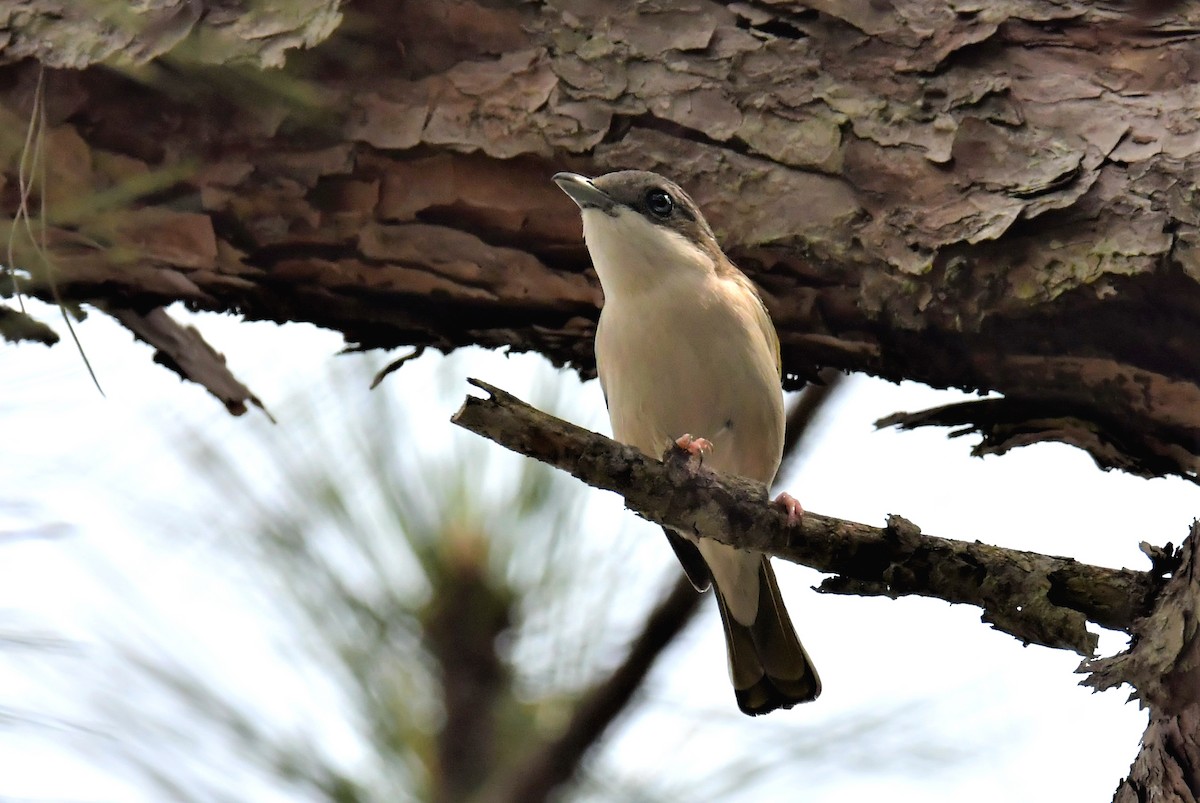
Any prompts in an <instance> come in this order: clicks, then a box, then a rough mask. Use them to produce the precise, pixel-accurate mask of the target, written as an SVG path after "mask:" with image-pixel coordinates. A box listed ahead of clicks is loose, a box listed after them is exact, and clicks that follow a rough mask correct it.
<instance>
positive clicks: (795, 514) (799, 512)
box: [775, 491, 804, 527]
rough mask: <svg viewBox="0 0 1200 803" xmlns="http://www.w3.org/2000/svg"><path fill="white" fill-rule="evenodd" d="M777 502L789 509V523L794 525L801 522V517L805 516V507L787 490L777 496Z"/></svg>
mask: <svg viewBox="0 0 1200 803" xmlns="http://www.w3.org/2000/svg"><path fill="white" fill-rule="evenodd" d="M775 504H777V505H779V506H780V507H782V508H783V509H784V510H786V511H787V517H788V524H789V525H790V526H792V527H794V526H796V525H797V524H799V523H800V519H802V518H804V508H802V507H801V506H800V503H799V502H798V501H796V497H794V496H792V495H791V494H790V493H787V492H786V491H784V492H783V493H781V494H780V495H779V496H777V497H775Z"/></svg>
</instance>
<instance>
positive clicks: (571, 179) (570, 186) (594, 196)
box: [554, 173, 616, 212]
mask: <svg viewBox="0 0 1200 803" xmlns="http://www.w3.org/2000/svg"><path fill="white" fill-rule="evenodd" d="M554 183H555V184H557V185H558V186H559V188H560V189H561V190H562V191H563V192H565V193H566V194H567V195H570V196H571V200H572V201H574V202H575V203H576V204H578V205H579V208H580V209H599V210H600V211H601V212H607V211H608V210H610V209H612V208H613V206H614V205H615V203H616V202H615V201H613V199H612V198H611V197H609V195H608V193H606V192H605V191H604V190H602V189H600V188H599V187H597V186H596V185H595V184H593V183H592V180H591V179H590V178H588V177H587V176H581V175H579V174H578V173H555V174H554Z"/></svg>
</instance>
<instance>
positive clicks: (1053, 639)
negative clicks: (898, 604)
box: [452, 379, 1161, 656]
mask: <svg viewBox="0 0 1200 803" xmlns="http://www.w3.org/2000/svg"><path fill="white" fill-rule="evenodd" d="M470 382H471V384H473V385H475V386H476V387H479V388H481V389H482V390H484V391H486V392H487V393H488V394H490V395H489V398H477V397H468V398H467V400H466V401H465V402H464V403H463V406H462V408H461V409H460V410H459V411H458V412H457V413H456V414H455V415H454V417H453V419H452V420H453V421H454V423H456V424H458V425H459V426H462V427H465V428H466V429H469V430H471V431H472V432H475V433H477V434H480V435H483V436H484V437H486V438H489V439H491V440H494V441H496V442H497V443H499V444H501V445H502V446H505V447H507V448H509V449H512V450H513V451H516V452H520V453H521V454H525V455H528V456H530V457H534V458H536V459H538V460H542V461H543V462H546V463H549V464H551V465H554V466H557V467H558V468H561V469H563V470H565V471H567V472H569V473H570V474H572V475H574V476H575V477H578V478H579V479H581V480H583V481H584V482H587V483H588V484H589V485H592V486H594V487H597V488H602V489H605V490H610V491H616V492H618V493H620V494H621V495H622V496H623V497H624V498H625V503H626V505H627V506H628V507H629V508H630V509H631V510H634V511H635V512H637V513H638V514H640V515H642V516H643V517H645V518H648V519H650V520H652V521H656V522H658V523H660V524H663V525H665V526H669V527H673V528H675V529H677V530H682V531H686V532H692V533H696V534H697V535H700V536H703V537H708V538H714V539H716V540H718V541H721V542H722V543H727V544H733V545H735V546H741V547H747V548H751V549H756V550H760V551H763V552H769V553H771V554H773V555H777V556H778V557H781V558H783V559H785V560H790V561H793V562H795V563H802V564H804V565H807V566H811V567H813V568H815V569H818V570H820V571H823V572H829V573H833V574H837V575H842V576H844V577H845V578H848V579H849V580H851V581H856V582H857V583H859V584H860V585H859V586H858V587H856V588H855V591H856V592H858V593H875V594H879V593H885V594H888V595H890V596H899V595H904V594H919V595H923V596H929V597H937V598H940V599H944V600H946V601H948V602H965V603H969V604H972V605H977V606H979V607H981V608H983V610H984V617H983V618H984V620H985V621H988V622H990V623H991V624H992V625H993V626H994V627H996V628H997V629H999V630H1003V631H1004V632H1006V633H1009V634H1011V635H1013V636H1015V637H1016V638H1018V639H1020V640H1021V641H1022V642H1025V643H1034V644H1042V645H1045V646H1048V647H1055V648H1060V649H1071V650H1074V651H1076V652H1078V653H1080V654H1082V655H1085V656H1090V655H1092V654H1093V651H1094V649H1095V645H1096V636H1095V634H1093V633H1090V632H1088V630H1087V628H1086V622H1088V621H1091V622H1095V623H1096V624H1098V625H1101V626H1103V627H1107V628H1112V629H1116V630H1123V631H1126V632H1129V630H1130V628H1131V627H1132V624H1133V621H1134V619H1135V618H1136V617H1137V616H1139V615H1144V614H1145V613H1146V612H1147V611H1148V610H1149V608H1150V606H1151V604H1152V603H1153V600H1154V598H1155V595H1156V593H1157V591H1158V589H1159V587H1160V585H1161V582H1160V580H1159V578H1157V577H1156V576H1154V575H1152V574H1150V573H1147V572H1138V571H1133V570H1130V569H1106V568H1102V567H1099V566H1090V565H1087V564H1083V563H1079V562H1077V561H1075V560H1073V559H1071V558H1062V557H1054V556H1049V555H1041V554H1038V553H1035V552H1025V551H1021V550H1015V549H1005V548H1002V547H996V546H989V545H987V544H981V543H977V542H976V543H970V542H966V541H955V540H952V539H947V538H937V537H934V536H929V535H923V534H921V532H920V530H919V529H918V528H917V527H916V526H915V525H913V524H911V523H910V522H907V521H905V520H904V519H902V518H900V517H898V516H893V517H890V518H889V520H888V524H887V526H886V527H883V528H879V527H871V526H868V525H865V524H858V523H855V522H850V521H844V520H842V519H834V518H830V517H827V516H821V515H819V514H816V513H806V514H805V516H804V519H803V521H802V522H801V523H800V524H799V525H797V526H794V527H789V526H788V524H787V520H786V517H785V516H784V514H783V513H782V512H781V511H780V510H779V509H777V508H776V507H775V506H773V505H769V504H767V502H766V488H765V487H764V486H763V485H762V484H761V483H756V482H753V481H751V480H746V479H743V478H740V477H723V476H718V475H716V474H714V473H713V472H711V471H709V470H707V469H705V468H703V467H702V466H697V465H696V464H695V463H694V462H693V463H689V462H688V461H687V460H686V459H685V458H684V457H682V456H680V455H671V456H670V458H669V459H668V460H667V462H665V463H663V462H660V461H658V460H654V459H651V458H648V457H646V456H645V455H642V454H641V453H640V452H638V451H637V450H636V449H633V448H632V447H627V446H623V445H621V444H618V443H616V442H614V441H612V440H610V439H608V438H605V437H604V436H602V435H598V434H596V433H594V432H589V431H588V430H585V429H583V428H581V427H577V426H575V425H573V424H569V423H567V422H565V421H562V420H560V419H557V418H554V417H553V416H550V415H547V414H546V413H543V412H540V411H538V410H535V409H534V408H532V407H530V406H529V405H527V404H525V403H524V402H522V401H521V400H520V399H517V398H516V397H514V396H512V395H510V394H508V393H505V392H504V391H502V390H500V389H498V388H494V387H492V386H491V385H488V384H486V383H484V382H481V381H479V380H474V379H473V380H470ZM838 582H839V581H837V580H836V579H835V581H834V583H833V584H831V585H827V590H833V591H839V590H845V588H844V587H842V588H839V587H838ZM840 582H842V583H845V582H846V581H845V580H843V581H840Z"/></svg>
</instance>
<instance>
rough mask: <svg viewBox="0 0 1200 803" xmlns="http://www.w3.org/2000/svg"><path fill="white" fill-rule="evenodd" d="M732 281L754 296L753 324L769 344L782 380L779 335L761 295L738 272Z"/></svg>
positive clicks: (744, 275) (747, 279) (748, 279)
mask: <svg viewBox="0 0 1200 803" xmlns="http://www.w3.org/2000/svg"><path fill="white" fill-rule="evenodd" d="M734 279H735V280H736V281H737V282H738V283H739V284H741V285H742V286H743V287H745V288H746V289H747V290H748V291H749V292H750V295H752V296H754V301H755V305H754V318H755V322H756V323H757V324H758V326H759V328H761V329H762V333H763V337H765V338H766V339H767V342H768V343H770V344H771V351H772V352H774V354H775V373H776V374H777V375H778V376H779V378H780V379H783V358H782V356H781V354H780V353H779V335H778V334H777V333H776V332H775V324H774V323H772V322H771V313H769V312H767V305H766V304H764V303H763V300H762V295H761V294H760V293H759V292H758V288H757V287H756V286H755V284H754V282H752V281H750V277H748V276H747V275H746V274H744V273H742V272H741V271H740V270H739V271H737V273H736V274H735V275H734Z"/></svg>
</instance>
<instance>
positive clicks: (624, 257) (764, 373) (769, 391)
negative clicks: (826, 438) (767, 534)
mask: <svg viewBox="0 0 1200 803" xmlns="http://www.w3.org/2000/svg"><path fill="white" fill-rule="evenodd" d="M554 182H555V183H556V184H557V185H558V186H559V188H561V189H562V190H563V192H565V193H566V194H567V195H568V196H570V198H571V200H573V201H574V202H575V203H576V205H577V206H578V207H579V210H580V216H581V217H582V219H583V238H584V243H585V244H586V246H587V249H588V252H589V254H590V255H591V258H592V265H593V267H594V268H595V270H596V275H597V276H598V277H599V279H600V287H601V291H602V294H603V296H604V304H603V306H602V308H601V311H600V322H599V324H598V325H597V328H596V338H595V350H596V367H597V373H598V374H599V377H600V385H601V388H602V389H603V392H604V398H605V401H606V403H607V405H608V413H609V420H610V422H611V424H612V431H613V437H614V438H615V439H616V440H617V441H620V442H621V443H625V444H628V445H630V446H633V447H635V448H636V449H638V450H640V451H641V452H643V453H645V454H646V455H648V456H650V457H653V458H655V459H658V458H660V457H661V455H662V454H663V453H664V451H665V450H666V449H667V448H668V447H669V446H670V445H671V443H672V442H675V443H676V444H677V445H678V446H679V447H681V448H684V449H687V450H688V451H689V452H691V453H693V454H697V453H698V454H700V455H701V459H703V460H704V461H705V463H706V464H707V465H708V466H709V467H710V468H712V469H714V470H715V471H717V472H719V473H727V474H736V475H740V476H743V477H749V478H751V479H755V480H758V481H760V482H763V483H766V484H767V485H770V483H771V482H772V480H774V478H775V473H776V472H777V471H778V469H779V463H780V460H781V459H782V453H783V433H784V422H785V417H784V410H783V389H782V384H781V378H782V373H781V362H780V354H779V337H778V335H777V334H776V332H775V327H774V324H773V323H772V322H771V317H770V315H769V313H768V312H767V308H766V306H765V305H764V304H763V301H762V297H761V296H760V295H759V293H758V291H757V289H756V288H755V286H754V284H753V282H751V281H750V279H749V277H747V276H746V275H745V274H744V273H742V272H741V271H740V270H739V269H738V268H737V267H736V266H735V265H734V264H733V263H732V262H731V261H730V260H729V258H728V257H727V256H726V255H725V253H724V251H722V250H721V247H720V245H719V244H718V243H717V238H716V236H715V235H714V234H713V230H712V228H711V227H710V226H709V224H708V223H707V222H706V221H705V219H704V216H703V215H702V214H701V212H700V209H699V207H698V206H697V205H696V203H695V202H694V201H693V200H692V199H691V198H690V197H688V195H687V193H685V192H684V191H683V189H682V188H680V187H679V185H677V184H675V183H674V182H673V181H670V180H669V179H667V178H664V177H663V176H660V175H658V174H657V173H652V172H648V171H643V170H621V171H617V172H613V173H607V174H605V175H602V176H599V177H597V178H594V179H593V178H588V177H587V176H584V175H580V174H578V173H568V172H562V173H556V174H555V175H554ZM776 502H777V503H779V504H781V505H783V506H784V507H785V509H786V510H787V512H788V518H789V521H791V522H793V523H794V522H795V521H796V520H797V519H798V517H799V516H801V515H803V511H802V510H801V509H800V505H799V503H797V502H796V500H795V499H793V498H792V497H791V496H790V495H788V494H781V495H780V497H779V498H778V499H777V500H776ZM663 529H664V531H665V532H666V534H667V540H668V541H669V542H670V544H671V546H672V547H673V548H674V550H675V554H676V556H677V557H678V559H679V562H680V563H681V564H682V566H683V570H684V573H685V574H686V575H687V577H688V579H689V580H690V581H691V583H692V585H693V586H695V587H696V590H697V591H704V590H706V589H707V588H708V587H709V586H710V585H711V586H712V587H713V589H714V592H715V597H716V599H717V607H718V610H719V612H720V616H721V622H722V625H723V627H724V632H725V643H726V648H727V651H728V656H729V673H730V677H731V679H732V681H733V687H734V696H735V697H736V700H737V704H738V707H739V708H740V709H741V710H742V711H743V712H744V713H746V714H750V715H759V714H765V713H768V712H770V711H774V710H776V709H780V708H784V709H787V708H791V707H793V706H794V705H796V704H797V703H804V702H808V701H811V700H814V699H816V697H817V696H818V695H819V694H820V693H821V680H820V678H819V677H818V675H817V672H816V669H815V668H814V667H813V664H812V661H811V659H810V658H809V657H808V653H807V652H805V650H804V647H803V646H802V645H801V643H800V640H799V638H798V637H797V636H796V630H795V628H794V627H793V625H792V622H791V618H790V617H789V616H788V612H787V609H786V608H785V607H784V603H783V598H782V596H781V595H780V593H779V584H778V583H777V582H776V580H775V572H774V570H773V569H772V568H771V562H770V558H769V557H768V556H767V555H766V554H763V553H760V552H754V551H750V550H745V549H738V548H736V547H732V546H729V545H726V544H722V543H720V542H718V541H715V540H712V539H708V538H698V537H696V536H695V535H693V534H689V533H680V532H676V531H674V530H672V529H669V528H665V527H664V528H663Z"/></svg>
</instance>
